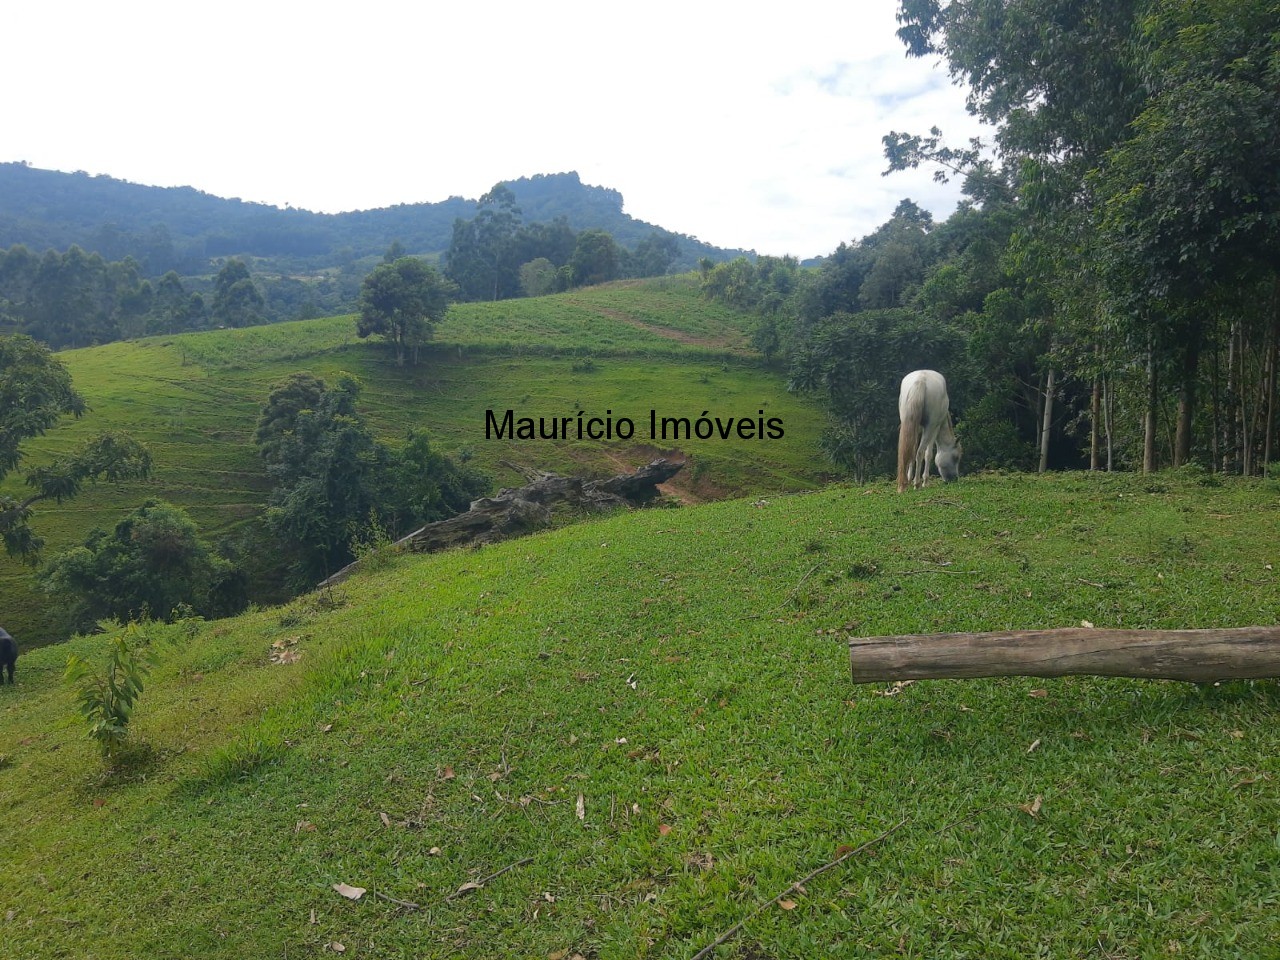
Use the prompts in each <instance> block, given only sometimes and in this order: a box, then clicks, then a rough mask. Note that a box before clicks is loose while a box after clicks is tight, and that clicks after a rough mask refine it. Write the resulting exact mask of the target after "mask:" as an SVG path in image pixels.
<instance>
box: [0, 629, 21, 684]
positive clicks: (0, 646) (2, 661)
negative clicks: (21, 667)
mask: <svg viewBox="0 0 1280 960" xmlns="http://www.w3.org/2000/svg"><path fill="white" fill-rule="evenodd" d="M17 662H18V641H17V640H15V639H13V637H11V636H9V634H8V631H6V630H5V628H4V627H0V675H3V673H4V672H5V670H8V671H9V682H10V683H13V667H14V664H16V663H17ZM2 679H3V677H2V676H0V680H2Z"/></svg>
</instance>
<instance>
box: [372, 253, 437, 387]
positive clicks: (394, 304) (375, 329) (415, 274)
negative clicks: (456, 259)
mask: <svg viewBox="0 0 1280 960" xmlns="http://www.w3.org/2000/svg"><path fill="white" fill-rule="evenodd" d="M454 293H455V287H454V286H453V284H451V283H450V282H449V281H448V280H446V279H445V278H444V277H442V276H440V274H439V273H437V272H436V269H435V267H432V266H431V265H430V264H428V263H425V262H424V261H422V260H419V259H417V258H415V257H401V258H400V259H399V260H395V261H393V262H391V263H383V264H380V265H379V266H377V267H375V268H374V270H373V272H372V273H370V274H369V275H368V276H367V277H365V279H364V284H363V285H362V286H361V288H360V316H359V317H358V319H357V320H356V333H357V334H359V335H360V336H361V337H368V336H371V335H377V336H380V337H382V338H384V339H386V340H389V341H391V342H392V343H393V344H395V349H396V362H397V363H404V358H405V351H406V350H409V351H411V353H412V357H413V362H414V363H415V364H416V363H417V362H418V349H419V348H420V347H421V346H422V345H423V344H424V343H426V342H427V341H428V340H430V339H431V334H432V332H433V331H434V330H435V326H436V324H438V323H439V322H440V321H442V320H443V319H444V317H445V314H446V313H447V312H448V310H449V301H450V299H451V298H452V297H453V295H454Z"/></svg>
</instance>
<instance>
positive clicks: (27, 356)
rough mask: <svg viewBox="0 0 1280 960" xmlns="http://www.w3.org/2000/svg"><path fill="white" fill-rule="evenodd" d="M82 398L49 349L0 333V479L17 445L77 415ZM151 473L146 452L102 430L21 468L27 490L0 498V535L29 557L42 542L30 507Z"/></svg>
mask: <svg viewBox="0 0 1280 960" xmlns="http://www.w3.org/2000/svg"><path fill="white" fill-rule="evenodd" d="M85 410H86V407H85V403H84V400H83V399H82V398H81V397H80V395H79V394H78V393H76V391H75V389H74V388H73V387H72V385H71V375H70V373H68V372H67V369H66V367H64V366H63V365H62V364H61V363H60V362H59V361H58V359H57V358H56V357H54V356H53V355H52V353H50V352H49V349H48V348H47V347H45V346H43V345H42V344H39V343H37V342H35V341H34V340H32V339H31V338H30V337H0V480H3V479H4V477H5V476H6V475H8V474H9V473H11V472H13V471H14V470H16V469H18V467H19V466H20V465H21V463H22V459H23V451H22V444H23V443H24V442H25V441H27V440H30V439H32V438H33V437H38V436H41V435H43V434H44V433H45V432H46V431H47V430H49V429H51V428H52V427H54V426H55V425H56V424H57V422H58V421H59V420H61V419H62V418H63V417H64V416H67V415H71V416H74V417H79V416H81V415H83V414H84V412H85ZM150 472H151V455H150V454H149V453H148V452H147V450H146V448H144V447H143V446H142V445H141V444H139V443H137V441H135V440H133V439H132V438H130V437H128V436H125V435H123V434H113V433H103V434H99V435H98V436H97V437H94V438H93V439H91V440H89V441H87V442H85V443H84V444H82V445H81V446H79V447H78V448H76V449H75V450H73V451H72V452H71V453H69V454H66V455H64V456H62V457H58V458H56V459H55V460H53V461H52V462H50V463H47V464H45V465H43V466H39V467H35V468H33V469H30V470H28V471H26V484H27V486H29V487H31V488H32V489H33V491H34V492H33V493H31V494H30V495H29V496H27V497H25V498H23V499H18V498H16V497H13V496H9V495H0V537H3V539H4V545H5V550H6V552H7V553H8V554H9V555H10V556H17V557H21V558H24V559H26V560H28V561H30V562H34V561H35V559H36V557H37V555H38V554H39V551H40V548H41V547H42V546H43V544H44V541H43V540H42V539H41V538H40V537H38V536H37V535H36V533H35V531H34V530H33V529H32V528H31V519H32V514H33V512H34V511H33V508H34V507H35V505H36V504H37V503H40V502H41V501H45V500H53V501H54V502H55V503H62V502H63V501H65V500H69V499H71V498H72V497H75V496H76V495H77V494H78V493H79V492H80V490H81V488H82V487H83V486H84V484H85V483H86V482H93V481H97V480H104V481H107V482H115V481H119V480H127V479H138V478H143V477H146V476H147V475H149V473H150Z"/></svg>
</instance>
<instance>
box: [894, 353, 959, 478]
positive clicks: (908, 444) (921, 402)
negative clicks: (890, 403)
mask: <svg viewBox="0 0 1280 960" xmlns="http://www.w3.org/2000/svg"><path fill="white" fill-rule="evenodd" d="M950 406H951V401H950V399H949V398H948V397H947V381H946V378H945V377H943V375H942V374H940V373H938V372H937V371H936V370H917V371H915V372H914V373H908V374H907V375H906V376H905V377H903V378H902V391H901V392H900V393H899V394H898V417H899V418H900V419H901V421H902V426H901V427H899V429H898V492H899V493H902V491H904V490H906V489H907V485H908V484H912V485H913V486H915V487H916V488H917V489H919V488H920V487H923V486H924V485H925V482H926V481H927V480H928V479H929V452H930V451H931V450H932V449H933V448H934V447H935V446H936V447H937V449H938V453H937V456H936V457H935V462H936V463H937V465H938V475H939V476H940V477H942V479H943V480H944V481H948V480H954V479H956V477H958V476H960V442H959V441H958V440H956V435H955V431H954V430H952V429H951V410H950Z"/></svg>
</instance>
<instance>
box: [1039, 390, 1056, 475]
mask: <svg viewBox="0 0 1280 960" xmlns="http://www.w3.org/2000/svg"><path fill="white" fill-rule="evenodd" d="M1054 376H1055V371H1054V369H1053V367H1050V368H1049V374H1048V376H1047V377H1046V378H1045V387H1044V419H1043V420H1042V421H1041V423H1040V472H1041V473H1044V472H1045V471H1046V470H1048V469H1049V438H1050V437H1051V436H1052V433H1053V430H1052V427H1053V393H1054Z"/></svg>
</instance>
